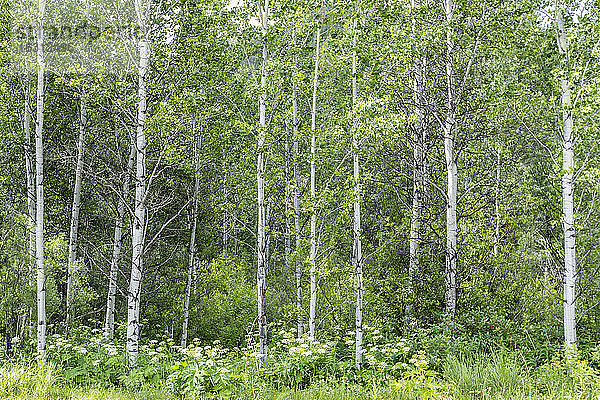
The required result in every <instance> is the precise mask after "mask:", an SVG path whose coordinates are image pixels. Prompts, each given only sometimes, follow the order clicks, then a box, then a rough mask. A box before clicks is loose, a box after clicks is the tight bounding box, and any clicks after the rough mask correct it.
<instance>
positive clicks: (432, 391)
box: [0, 352, 600, 400]
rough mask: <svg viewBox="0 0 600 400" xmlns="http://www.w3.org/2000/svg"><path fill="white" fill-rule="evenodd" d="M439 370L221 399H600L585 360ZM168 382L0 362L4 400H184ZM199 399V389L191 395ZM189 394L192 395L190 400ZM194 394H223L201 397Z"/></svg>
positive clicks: (472, 361)
mask: <svg viewBox="0 0 600 400" xmlns="http://www.w3.org/2000/svg"><path fill="white" fill-rule="evenodd" d="M443 365H444V369H443V372H442V373H441V374H436V373H434V372H433V371H431V370H428V369H426V368H424V369H421V370H417V372H416V373H413V374H407V375H406V376H405V377H404V379H399V380H396V381H390V382H379V381H378V382H376V381H373V382H369V383H366V384H364V385H356V384H352V383H347V382H336V381H333V382H317V383H314V384H313V385H312V386H310V387H309V388H307V389H304V390H293V389H289V388H284V389H279V390H276V389H274V388H273V387H269V385H268V384H266V383H265V382H260V381H259V380H258V379H257V380H252V383H246V384H243V385H240V387H238V388H237V391H235V392H234V393H230V395H229V396H227V397H220V398H218V399H226V398H227V399H240V400H255V399H256V400H259V399H260V400H288V399H289V400H387V399H389V400H414V399H424V400H429V399H431V400H435V399H439V400H442V399H446V400H449V399H456V400H458V399H465V400H475V399H482V400H526V399H527V400H542V399H550V400H553V399H556V400H558V399H589V400H593V399H598V400H600V373H599V372H598V371H596V370H594V369H593V368H591V367H590V366H588V365H587V364H586V363H585V362H584V361H578V362H577V363H576V364H575V365H574V366H572V367H571V368H568V367H566V366H565V365H564V363H561V362H560V361H558V360H555V361H553V362H551V363H548V364H545V365H543V366H541V367H539V368H536V369H533V370H531V369H529V368H527V367H526V366H525V365H524V363H523V362H522V361H521V360H520V359H519V357H518V355H516V354H507V353H504V352H499V353H497V354H495V355H491V356H489V355H483V354H478V355H472V356H469V357H466V356H451V357H449V358H448V359H447V360H446V362H445V363H444V364H443ZM163 386H164V385H163V383H160V382H159V383H158V384H156V383H155V384H146V385H144V386H142V388H141V389H139V390H131V389H130V390H127V389H126V388H114V387H110V388H106V387H98V386H76V385H73V384H69V383H68V382H67V381H66V380H65V379H64V378H63V377H62V374H61V371H59V370H58V369H57V367H56V366H55V365H53V364H50V363H49V364H47V365H44V366H38V365H36V364H31V365H27V364H23V363H5V364H4V365H2V366H0V399H2V400H4V399H11V400H180V399H182V398H181V397H180V396H178V395H177V394H174V393H169V392H167V391H166V390H164V389H162V387H163ZM192 396H193V394H192ZM189 398H190V397H188V399H189ZM195 398H196V399H217V398H215V397H207V395H202V394H197V395H196V397H195Z"/></svg>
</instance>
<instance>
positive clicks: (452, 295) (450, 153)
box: [444, 0, 458, 320]
mask: <svg viewBox="0 0 600 400" xmlns="http://www.w3.org/2000/svg"><path fill="white" fill-rule="evenodd" d="M454 11H455V4H454V0H444V13H445V15H446V24H447V27H446V89H447V95H448V102H447V110H446V121H445V124H444V153H445V155H446V172H447V192H446V197H447V198H446V201H447V205H446V271H445V292H446V293H445V312H446V315H447V317H448V318H449V319H450V320H453V319H454V316H455V314H456V271H457V254H456V232H457V221H456V206H457V198H456V192H457V186H458V185H457V175H458V172H457V165H456V155H455V154H454V141H455V131H456V106H457V104H456V87H455V72H454V47H455V43H454Z"/></svg>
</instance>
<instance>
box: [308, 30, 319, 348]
mask: <svg viewBox="0 0 600 400" xmlns="http://www.w3.org/2000/svg"><path fill="white" fill-rule="evenodd" d="M316 40H317V44H316V48H315V75H314V80H313V96H312V115H311V139H310V155H311V158H310V201H311V214H310V310H309V320H308V324H309V325H308V326H309V331H310V338H311V339H312V340H316V338H317V332H316V329H317V271H316V269H317V262H316V261H317V260H316V258H317V208H316V205H317V204H316V203H317V195H316V180H317V177H316V171H315V162H316V158H317V156H316V140H317V138H316V129H317V83H318V78H319V50H320V46H321V27H320V26H319V27H318V28H317V38H316Z"/></svg>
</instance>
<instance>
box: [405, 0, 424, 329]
mask: <svg viewBox="0 0 600 400" xmlns="http://www.w3.org/2000/svg"><path fill="white" fill-rule="evenodd" d="M411 7H412V8H413V9H414V8H415V7H416V2H415V0H411ZM415 13H416V11H414V10H413V19H412V35H413V38H414V36H416V34H417V29H418V26H417V19H416V17H415V16H414V14H415ZM415 40H416V39H415ZM422 68H423V63H422V59H421V58H420V57H417V59H416V60H415V70H414V77H413V101H414V103H415V115H416V121H415V123H414V124H413V142H414V149H413V198H412V207H411V209H412V210H411V219H410V238H409V261H408V286H409V287H408V289H409V290H408V293H409V299H408V302H407V306H406V323H405V329H408V325H409V324H408V322H409V321H411V320H412V317H413V309H412V305H413V302H414V300H415V297H414V279H415V274H416V273H417V271H418V270H419V264H420V256H419V252H420V248H421V213H422V209H423V186H424V182H423V140H424V136H423V132H424V130H425V129H424V125H425V124H424V119H425V118H424V112H423V89H422V87H423V73H422Z"/></svg>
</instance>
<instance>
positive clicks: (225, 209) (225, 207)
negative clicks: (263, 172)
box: [222, 148, 229, 257]
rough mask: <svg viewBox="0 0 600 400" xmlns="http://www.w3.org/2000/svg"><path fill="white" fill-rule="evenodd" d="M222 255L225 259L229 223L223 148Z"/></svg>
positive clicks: (225, 164)
mask: <svg viewBox="0 0 600 400" xmlns="http://www.w3.org/2000/svg"><path fill="white" fill-rule="evenodd" d="M222 162H223V255H224V256H225V257H227V245H228V238H227V231H228V229H229V223H228V212H229V210H228V207H229V203H228V198H229V195H228V192H227V185H228V178H229V176H228V175H229V171H228V170H227V152H226V151H225V148H223V161H222Z"/></svg>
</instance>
